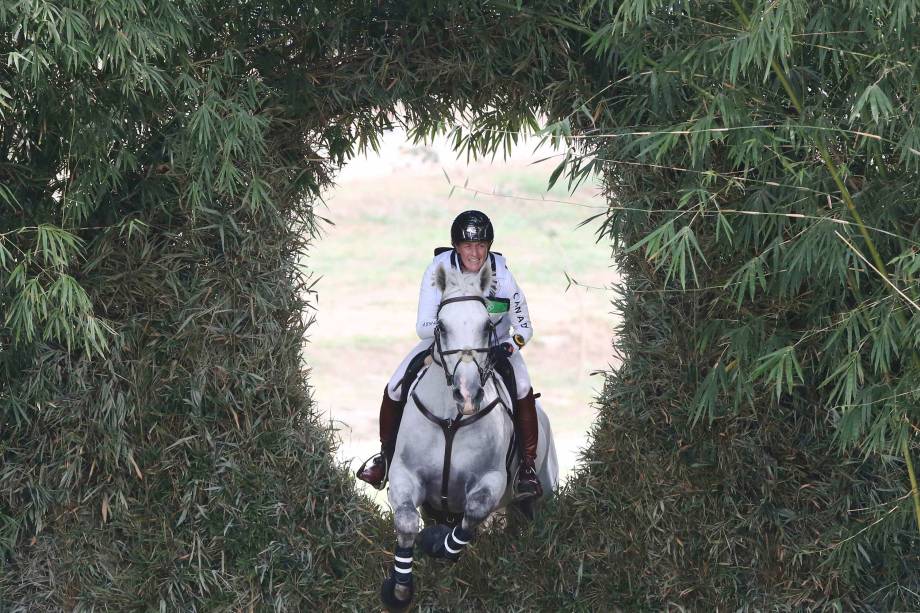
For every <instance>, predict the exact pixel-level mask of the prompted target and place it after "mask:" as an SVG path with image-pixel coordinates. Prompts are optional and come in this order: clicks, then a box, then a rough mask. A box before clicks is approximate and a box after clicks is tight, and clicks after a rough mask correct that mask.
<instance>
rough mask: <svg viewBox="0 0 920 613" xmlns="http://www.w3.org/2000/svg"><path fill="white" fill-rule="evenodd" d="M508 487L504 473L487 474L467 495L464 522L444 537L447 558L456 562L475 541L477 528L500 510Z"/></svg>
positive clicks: (492, 472) (493, 472)
mask: <svg viewBox="0 0 920 613" xmlns="http://www.w3.org/2000/svg"><path fill="white" fill-rule="evenodd" d="M506 486H507V477H506V476H505V473H504V472H499V471H491V472H488V473H486V474H485V475H484V476H483V477H482V479H480V480H479V482H477V483H476V484H475V485H474V486H473V487H472V488H471V489H470V491H469V492H467V494H466V504H465V505H464V507H463V521H462V522H461V523H460V525H458V526H455V527H454V529H453V530H451V531H450V532H449V533H448V534H446V535H445V537H444V553H445V556H444V557H446V558H448V559H451V560H456V559H457V558H459V557H460V554H461V553H462V552H463V549H464V548H465V547H466V546H467V545H468V544H469V543H470V541H472V540H473V537H474V536H475V535H476V528H477V527H478V526H479V524H481V523H482V522H484V521H485V520H486V518H487V517H489V515H491V514H492V511H494V510H495V509H496V508H498V505H499V502H500V501H501V497H502V494H503V493H504V492H505V487H506Z"/></svg>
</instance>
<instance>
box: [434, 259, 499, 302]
mask: <svg viewBox="0 0 920 613" xmlns="http://www.w3.org/2000/svg"><path fill="white" fill-rule="evenodd" d="M435 285H437V286H438V288H439V289H440V290H441V298H442V299H444V298H454V297H456V296H485V294H486V293H487V290H488V289H489V287H490V286H491V285H492V269H491V267H489V266H483V267H482V270H481V271H480V272H479V273H478V274H474V275H471V274H463V273H462V272H460V271H459V270H457V269H456V268H452V267H446V266H440V267H438V270H437V272H436V273H435Z"/></svg>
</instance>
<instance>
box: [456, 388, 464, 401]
mask: <svg viewBox="0 0 920 613" xmlns="http://www.w3.org/2000/svg"><path fill="white" fill-rule="evenodd" d="M454 400H456V401H457V402H458V403H459V404H463V393H462V392H461V391H460V390H459V389H458V388H456V387H455V388H454Z"/></svg>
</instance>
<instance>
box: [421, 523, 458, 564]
mask: <svg viewBox="0 0 920 613" xmlns="http://www.w3.org/2000/svg"><path fill="white" fill-rule="evenodd" d="M448 534H450V528H448V527H447V526H445V525H443V524H437V525H436V526H428V527H427V528H425V529H424V530H422V531H421V533H420V534H419V541H420V543H421V546H422V551H424V552H425V553H427V554H428V555H430V556H431V557H433V558H446V557H447V550H446V549H444V539H446V538H447V535H448Z"/></svg>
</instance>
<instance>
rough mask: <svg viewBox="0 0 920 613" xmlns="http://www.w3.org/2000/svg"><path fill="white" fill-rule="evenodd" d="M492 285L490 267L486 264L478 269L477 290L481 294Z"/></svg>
mask: <svg viewBox="0 0 920 613" xmlns="http://www.w3.org/2000/svg"><path fill="white" fill-rule="evenodd" d="M490 287H492V267H491V266H489V265H488V264H486V265H484V266H483V267H482V268H480V269H479V291H481V292H482V293H483V294H485V293H486V290H488V289H489V288H490Z"/></svg>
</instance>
